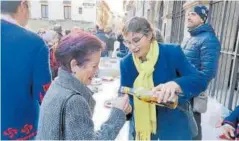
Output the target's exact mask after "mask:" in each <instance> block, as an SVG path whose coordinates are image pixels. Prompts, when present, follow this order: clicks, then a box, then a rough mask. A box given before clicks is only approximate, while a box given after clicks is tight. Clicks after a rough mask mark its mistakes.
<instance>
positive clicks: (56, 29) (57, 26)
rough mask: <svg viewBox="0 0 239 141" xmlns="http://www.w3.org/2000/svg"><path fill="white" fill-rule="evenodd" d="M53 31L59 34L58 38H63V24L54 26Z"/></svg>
mask: <svg viewBox="0 0 239 141" xmlns="http://www.w3.org/2000/svg"><path fill="white" fill-rule="evenodd" d="M53 31H55V32H56V33H57V34H58V40H59V41H60V40H61V38H62V37H63V34H62V27H61V25H59V24H55V25H54V26H53Z"/></svg>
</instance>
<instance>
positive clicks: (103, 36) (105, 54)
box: [95, 27, 109, 57]
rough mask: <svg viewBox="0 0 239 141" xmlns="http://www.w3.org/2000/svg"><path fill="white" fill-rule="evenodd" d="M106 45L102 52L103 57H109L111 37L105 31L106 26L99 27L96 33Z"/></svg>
mask: <svg viewBox="0 0 239 141" xmlns="http://www.w3.org/2000/svg"><path fill="white" fill-rule="evenodd" d="M95 35H96V36H97V37H98V38H99V39H100V40H101V41H102V42H103V43H104V45H105V47H104V50H103V51H102V52H101V57H108V55H109V52H108V49H109V45H108V40H109V38H108V37H107V36H106V34H105V32H104V28H103V27H99V29H98V30H97V32H96V34H95Z"/></svg>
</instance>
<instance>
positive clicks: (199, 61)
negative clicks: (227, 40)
mask: <svg viewBox="0 0 239 141" xmlns="http://www.w3.org/2000/svg"><path fill="white" fill-rule="evenodd" d="M208 12H209V10H208V9H207V7H205V6H202V5H198V6H195V7H193V8H192V9H190V10H189V12H188V15H187V21H188V22H187V27H188V32H189V33H190V38H189V39H185V41H184V42H183V43H182V48H183V51H184V54H185V55H186V57H187V59H188V61H189V62H190V63H191V64H192V65H194V66H195V67H196V68H197V69H198V70H199V71H200V72H201V73H204V74H205V75H206V78H208V83H209V82H210V81H211V80H212V79H213V78H214V77H215V76H216V72H217V67H218V61H219V56H220V50H221V45H220V42H219V40H218V39H217V37H216V35H215V32H214V29H213V28H212V26H211V25H210V24H207V23H206V20H207V17H208ZM199 96H201V97H202V98H203V99H204V100H205V101H206V98H207V97H206V94H205V92H203V93H201V94H200V95H199ZM202 98H201V99H202ZM196 102H197V101H196V98H195V99H194V100H192V105H193V107H194V106H196V105H201V106H207V104H200V103H199V104H197V103H196ZM205 103H206V102H205ZM194 109H196V108H194ZM197 109H202V108H197ZM204 109H206V108H204ZM194 117H195V119H196V122H197V125H198V130H199V134H198V135H197V136H196V137H195V138H193V139H195V140H201V139H202V128H201V111H194Z"/></svg>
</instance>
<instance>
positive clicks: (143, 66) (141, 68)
mask: <svg viewBox="0 0 239 141" xmlns="http://www.w3.org/2000/svg"><path fill="white" fill-rule="evenodd" d="M158 56H159V47H158V43H157V42H156V41H153V42H152V43H151V45H150V49H149V52H148V54H147V56H146V59H147V61H145V62H143V63H141V61H140V59H139V58H137V57H135V56H134V55H133V60H134V64H135V66H136V69H137V71H138V72H139V75H138V77H137V78H136V79H135V81H134V88H145V89H152V88H153V87H154V82H153V72H154V66H155V64H156V62H157V60H158ZM134 115H135V116H134V119H135V130H136V140H150V139H151V133H153V134H155V133H156V129H157V121H156V107H155V104H149V103H146V102H143V101H141V100H139V99H138V98H137V97H134Z"/></svg>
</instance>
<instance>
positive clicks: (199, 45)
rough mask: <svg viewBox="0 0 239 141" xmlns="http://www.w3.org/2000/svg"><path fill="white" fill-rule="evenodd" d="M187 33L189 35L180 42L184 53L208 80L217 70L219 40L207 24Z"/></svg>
mask: <svg viewBox="0 0 239 141" xmlns="http://www.w3.org/2000/svg"><path fill="white" fill-rule="evenodd" d="M189 33H190V35H191V37H190V38H189V39H186V40H185V42H183V43H182V48H183V50H184V53H185V55H186V57H187V59H188V60H189V62H190V63H191V64H193V65H194V66H195V67H196V68H197V69H198V70H199V71H201V72H202V73H204V74H205V75H206V77H207V78H208V81H210V80H211V79H212V78H214V77H215V75H216V72H217V66H218V60H219V56H220V50H221V45H220V42H219V41H218V39H217V37H216V35H215V33H214V30H213V28H212V27H211V25H209V24H203V25H201V26H199V27H197V28H194V29H192V30H189Z"/></svg>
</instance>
